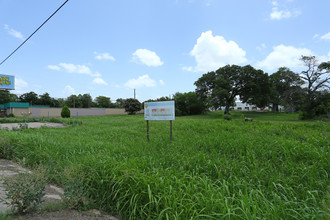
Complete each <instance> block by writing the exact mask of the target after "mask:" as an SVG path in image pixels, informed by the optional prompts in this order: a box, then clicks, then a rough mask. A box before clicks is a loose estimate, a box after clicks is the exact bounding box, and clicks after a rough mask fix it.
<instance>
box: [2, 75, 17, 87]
mask: <svg viewBox="0 0 330 220" xmlns="http://www.w3.org/2000/svg"><path fill="white" fill-rule="evenodd" d="M0 89H8V90H9V89H11V90H12V89H15V77H14V76H9V75H2V74H0Z"/></svg>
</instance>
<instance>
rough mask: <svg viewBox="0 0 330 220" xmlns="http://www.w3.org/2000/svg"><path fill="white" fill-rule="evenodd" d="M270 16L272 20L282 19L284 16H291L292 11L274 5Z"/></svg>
mask: <svg viewBox="0 0 330 220" xmlns="http://www.w3.org/2000/svg"><path fill="white" fill-rule="evenodd" d="M269 16H270V19H272V20H281V19H283V18H290V17H291V16H292V13H291V12H290V11H288V10H278V8H277V7H273V8H272V12H271V13H270V15H269Z"/></svg>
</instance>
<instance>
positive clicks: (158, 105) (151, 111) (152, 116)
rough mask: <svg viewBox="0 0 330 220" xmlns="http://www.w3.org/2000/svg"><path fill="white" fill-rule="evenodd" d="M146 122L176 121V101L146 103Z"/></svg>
mask: <svg viewBox="0 0 330 220" xmlns="http://www.w3.org/2000/svg"><path fill="white" fill-rule="evenodd" d="M144 119H145V120H175V107H174V101H166V102H146V103H144Z"/></svg>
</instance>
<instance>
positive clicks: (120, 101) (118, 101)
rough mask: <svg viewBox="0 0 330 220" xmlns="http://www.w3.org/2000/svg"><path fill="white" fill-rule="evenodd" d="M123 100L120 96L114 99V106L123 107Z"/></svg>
mask: <svg viewBox="0 0 330 220" xmlns="http://www.w3.org/2000/svg"><path fill="white" fill-rule="evenodd" d="M124 102H125V99H122V98H118V99H116V103H115V106H116V108H124Z"/></svg>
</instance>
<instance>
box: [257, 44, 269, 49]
mask: <svg viewBox="0 0 330 220" xmlns="http://www.w3.org/2000/svg"><path fill="white" fill-rule="evenodd" d="M256 48H257V50H263V49H266V48H267V46H266V44H264V43H262V44H261V45H260V46H257V47H256Z"/></svg>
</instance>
